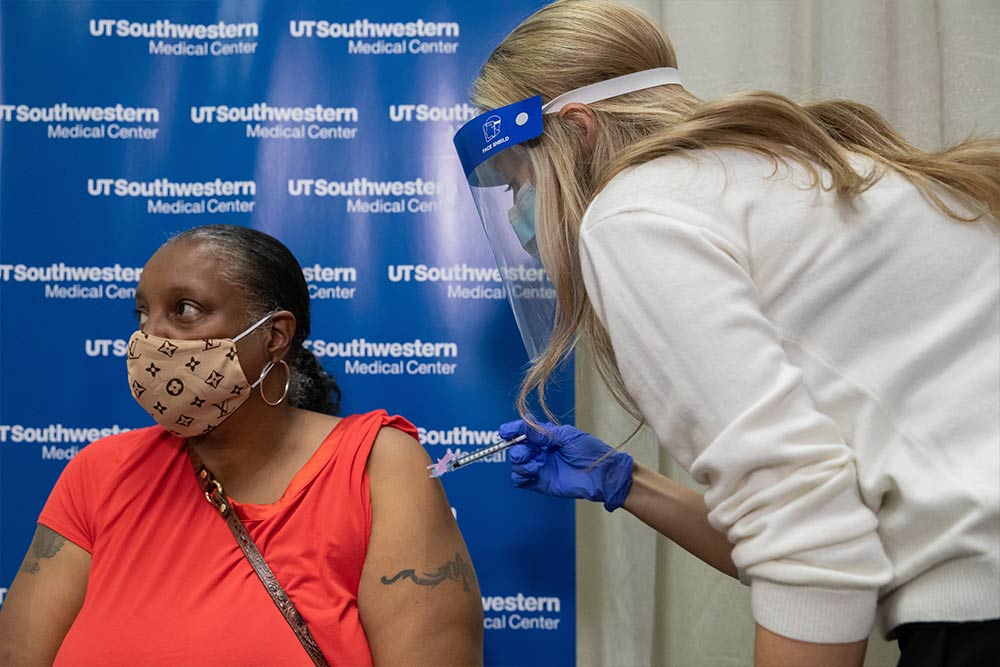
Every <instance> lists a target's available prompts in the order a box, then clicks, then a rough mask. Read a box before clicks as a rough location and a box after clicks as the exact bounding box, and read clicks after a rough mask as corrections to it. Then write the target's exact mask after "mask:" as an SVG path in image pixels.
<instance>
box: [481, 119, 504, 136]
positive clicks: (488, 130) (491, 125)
mask: <svg viewBox="0 0 1000 667" xmlns="http://www.w3.org/2000/svg"><path fill="white" fill-rule="evenodd" d="M498 134H500V116H490V117H489V118H487V119H486V122H485V123H483V136H484V137H486V141H493V140H494V139H496V137H497V135H498Z"/></svg>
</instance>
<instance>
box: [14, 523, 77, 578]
mask: <svg viewBox="0 0 1000 667" xmlns="http://www.w3.org/2000/svg"><path fill="white" fill-rule="evenodd" d="M64 544H66V538H65V537H63V536H62V535H60V534H59V533H57V532H56V531H54V530H52V529H51V528H46V527H45V526H43V525H41V524H38V529H37V530H35V538H34V539H33V540H32V541H31V548H30V549H28V555H27V556H25V557H24V563H22V564H21V571H22V572H27V573H28V574H34V573H35V572H38V568H39V567H41V561H42V559H44V558H52V557H53V556H55V555H56V554H57V553H59V550H60V549H62V545H64Z"/></svg>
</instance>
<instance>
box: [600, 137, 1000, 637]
mask: <svg viewBox="0 0 1000 667" xmlns="http://www.w3.org/2000/svg"><path fill="white" fill-rule="evenodd" d="M855 166H856V167H857V168H858V169H859V171H866V170H868V169H870V168H871V167H872V164H871V163H870V162H867V161H865V160H862V159H861V158H858V159H857V160H856V162H855ZM949 201H950V200H949ZM580 255H581V259H582V265H583V274H584V278H585V281H586V285H587V292H588V294H589V295H590V298H591V300H592V301H593V304H594V308H595V309H596V311H597V314H598V316H599V317H600V319H601V321H602V322H603V323H604V325H605V327H606V328H607V330H608V333H609V334H610V336H611V340H612V341H613V345H614V351H615V355H616V358H617V362H618V366H619V368H620V369H621V373H622V376H623V378H624V380H625V384H626V386H627V387H628V390H629V392H630V393H631V395H632V396H633V397H634V398H635V400H636V402H637V403H638V405H639V407H640V408H641V410H642V412H643V414H644V415H645V416H646V418H647V420H648V421H649V423H650V425H651V426H652V427H653V429H654V430H655V432H656V435H657V438H658V440H659V442H660V443H661V444H662V446H664V447H666V448H667V449H668V450H669V451H670V453H671V454H672V455H673V456H674V457H675V458H676V459H677V460H678V461H679V462H680V464H681V465H682V466H684V468H686V469H687V470H688V471H689V472H690V473H691V474H692V475H693V477H694V479H696V480H697V481H699V482H701V483H703V484H707V485H708V491H707V493H706V495H705V500H706V502H707V504H708V507H709V509H710V512H711V513H710V515H709V519H710V521H711V523H712V525H713V526H715V527H716V528H718V529H719V530H721V531H724V532H725V533H726V534H727V535H728V537H729V540H730V541H731V542H732V543H733V544H734V545H735V546H734V549H733V560H734V561H735V563H736V565H737V567H738V568H739V570H740V573H741V578H743V580H744V581H749V582H750V584H751V599H752V609H753V615H754V618H755V619H756V621H757V622H758V623H759V624H760V625H763V626H764V627H766V628H768V629H770V630H772V631H774V632H777V633H778V634H781V635H784V636H787V637H791V638H794V639H799V640H802V641H811V642H848V641H855V640H859V639H862V638H864V637H867V636H868V634H869V633H870V632H871V629H872V624H873V621H874V617H875V612H876V604H877V606H878V612H879V613H878V617H879V625H880V629H881V630H882V631H883V632H888V631H889V630H891V629H892V628H894V627H895V626H897V625H899V624H902V623H908V622H913V621H963V620H976V619H987V618H1000V235H998V234H997V233H996V231H994V228H991V226H990V224H989V223H987V222H978V223H961V222H957V221H955V220H953V219H951V218H947V217H945V216H944V215H942V214H941V213H940V212H939V211H938V210H937V209H936V208H934V207H933V206H932V205H931V204H930V203H929V202H928V201H926V200H925V199H924V197H923V196H921V194H920V193H919V191H918V190H916V189H915V188H914V187H913V186H912V185H911V184H910V183H909V182H908V181H906V180H905V179H903V178H902V177H900V176H898V175H896V174H894V173H889V174H886V175H885V176H883V177H882V179H881V180H880V181H879V182H878V183H877V184H876V185H875V186H873V187H872V188H871V189H870V190H868V191H867V192H865V193H864V194H863V195H861V196H859V197H858V198H857V199H855V200H854V201H853V202H851V203H843V202H840V201H838V200H837V197H836V195H835V194H834V193H832V192H829V191H824V190H821V189H819V188H813V187H810V183H809V177H808V176H807V175H806V172H805V171H804V170H803V169H802V168H801V167H800V166H795V165H791V166H789V165H784V166H779V167H778V168H777V171H775V166H774V164H773V163H772V162H771V161H769V160H767V159H765V158H761V157H757V156H755V155H753V154H750V153H746V152H742V151H735V150H733V151H699V152H697V153H688V154H687V155H686V156H668V157H664V158H660V159H657V160H653V161H651V162H648V163H646V164H644V165H640V166H638V167H635V168H632V169H629V170H626V171H625V172H623V173H622V174H620V175H619V176H618V177H617V178H615V179H614V180H613V181H612V182H611V183H610V184H609V185H608V186H607V187H606V188H605V189H604V190H603V191H601V192H600V193H599V195H598V196H597V198H596V199H595V200H594V202H593V204H592V205H591V206H590V208H589V209H588V211H587V213H586V215H585V216H584V219H583V223H582V228H581V235H580Z"/></svg>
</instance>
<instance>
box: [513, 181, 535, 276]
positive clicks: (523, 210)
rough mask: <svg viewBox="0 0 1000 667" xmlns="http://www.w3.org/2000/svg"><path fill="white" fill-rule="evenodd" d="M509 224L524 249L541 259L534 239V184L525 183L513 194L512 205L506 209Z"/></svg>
mask: <svg viewBox="0 0 1000 667" xmlns="http://www.w3.org/2000/svg"><path fill="white" fill-rule="evenodd" d="M507 217H508V218H509V219H510V226H511V227H513V228H514V233H515V234H517V240H518V241H520V243H521V247H522V248H524V249H525V251H526V252H527V253H528V254H529V255H531V256H532V257H534V258H535V259H537V260H539V261H541V258H540V257H539V256H538V242H537V241H536V240H535V186H534V185H532V184H531V183H525V184H524V185H522V186H521V187H520V188H518V190H517V194H516V195H515V196H514V207H513V208H511V209H510V210H509V211H507Z"/></svg>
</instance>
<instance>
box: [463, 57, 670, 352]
mask: <svg viewBox="0 0 1000 667" xmlns="http://www.w3.org/2000/svg"><path fill="white" fill-rule="evenodd" d="M680 83H681V80H680V75H679V74H678V72H677V70H676V69H674V68H672V67H660V68H657V69H650V70H645V71H642V72H635V73H633V74H626V75H625V76H620V77H617V78H614V79H608V80H607V81H599V82H598V83H595V84H591V85H589V86H584V87H582V88H577V89H575V90H571V91H569V92H566V93H563V94H562V95H559V96H558V97H556V98H555V99H553V100H552V101H550V102H549V103H548V104H544V105H543V104H542V98H541V96H535V97H529V98H528V99H525V100H521V101H520V102H515V103H514V104H509V105H507V106H504V107H500V108H498V109H493V110H490V111H486V112H484V113H481V114H479V115H478V116H476V117H475V118H473V119H472V120H470V121H469V122H467V123H466V124H465V125H463V126H462V127H461V128H460V129H459V130H458V132H456V133H455V139H454V141H455V149H456V150H457V151H458V156H459V159H460V160H461V162H462V168H463V170H464V171H465V177H466V179H467V180H468V183H469V187H470V188H471V190H472V198H473V200H474V201H475V203H476V210H477V211H478V212H479V217H480V219H481V220H482V223H483V229H484V230H485V231H486V237H487V239H488V240H489V242H490V247H491V249H492V251H493V257H494V259H495V260H496V263H497V267H498V268H499V269H500V276H501V278H502V279H503V282H504V287H505V288H506V292H507V298H508V300H509V301H510V305H511V308H512V309H513V311H514V319H515V320H516V322H517V328H518V330H519V331H520V333H521V339H522V340H523V341H524V347H525V349H526V350H527V351H528V356H529V357H530V358H531V359H535V358H536V357H537V356H538V354H539V353H540V352H541V351H542V350H544V349H545V346H546V345H547V344H548V340H549V336H550V335H551V332H552V324H553V321H554V318H555V304H556V292H555V288H554V287H553V286H552V283H551V282H550V281H549V279H548V276H547V275H546V273H545V270H544V268H543V267H542V264H541V261H540V259H539V253H538V240H537V239H536V238H535V231H536V228H535V212H536V210H537V203H536V199H535V184H534V174H533V171H532V168H531V162H530V159H529V157H528V153H527V149H526V148H525V147H524V146H523V145H522V144H524V143H525V142H528V141H531V140H532V139H536V138H537V137H539V136H541V134H542V130H543V123H542V117H543V116H544V115H545V114H550V113H558V112H559V111H561V110H562V109H563V108H564V107H565V106H566V105H568V104H573V103H577V104H590V103H592V102H599V101H601V100H606V99H610V98H612V97H618V96H619V95H625V94H627V93H632V92H635V91H638V90H644V89H646V88H655V87H657V86H665V85H669V84H680Z"/></svg>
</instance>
